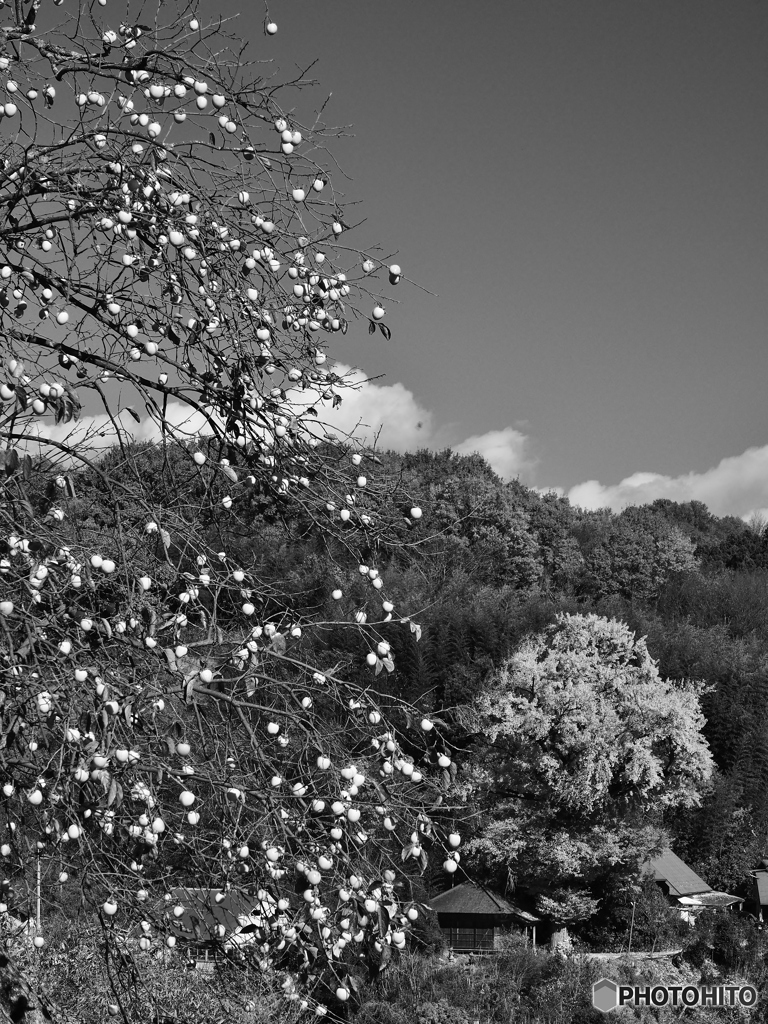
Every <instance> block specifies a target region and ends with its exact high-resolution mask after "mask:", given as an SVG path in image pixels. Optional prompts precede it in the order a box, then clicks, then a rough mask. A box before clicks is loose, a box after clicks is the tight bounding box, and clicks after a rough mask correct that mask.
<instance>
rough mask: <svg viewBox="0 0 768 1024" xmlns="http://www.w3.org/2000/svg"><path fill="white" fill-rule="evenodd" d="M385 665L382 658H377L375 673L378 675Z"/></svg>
mask: <svg viewBox="0 0 768 1024" xmlns="http://www.w3.org/2000/svg"><path fill="white" fill-rule="evenodd" d="M383 667H384V665H383V662H382V660H381V658H377V659H376V669H375V671H374V675H378V674H379V672H381V670H382V668H383Z"/></svg>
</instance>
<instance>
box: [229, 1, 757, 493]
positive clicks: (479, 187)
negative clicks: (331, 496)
mask: <svg viewBox="0 0 768 1024" xmlns="http://www.w3.org/2000/svg"><path fill="white" fill-rule="evenodd" d="M270 14H271V17H272V18H273V19H274V20H275V21H276V22H277V23H278V26H279V32H278V34H277V35H276V36H275V37H273V38H269V39H267V38H265V37H264V36H263V34H262V31H261V21H260V17H259V19H257V18H256V17H254V18H253V19H251V18H245V21H246V24H248V23H249V22H250V23H251V24H252V26H253V27H252V29H251V31H253V33H254V40H255V43H256V46H257V47H258V49H259V51H260V52H263V53H264V55H265V56H270V57H274V58H275V60H276V61H277V62H278V63H279V64H280V66H281V67H282V68H283V69H284V70H288V69H289V68H290V66H291V65H292V64H294V63H301V62H307V63H308V62H309V61H310V60H311V59H313V58H315V57H319V64H318V65H317V67H316V73H317V76H318V78H319V79H320V80H321V82H322V85H323V87H324V89H325V90H326V91H328V92H332V93H333V96H332V99H331V102H330V104H329V107H328V108H327V112H328V113H329V115H331V120H333V119H334V117H335V121H336V122H337V123H345V124H346V123H353V124H354V125H355V129H354V130H355V135H356V138H355V139H354V140H351V141H350V142H348V143H346V142H345V143H344V144H343V145H340V146H337V147H336V150H335V151H336V153H337V154H338V155H339V159H340V161H341V163H342V166H343V167H344V168H345V170H346V171H347V172H348V173H349V174H350V175H351V176H352V177H353V178H354V181H353V183H352V184H351V185H350V194H352V195H354V196H359V197H361V198H363V199H364V212H365V214H366V215H367V217H368V221H367V224H366V225H365V226H364V227H363V228H362V229H360V233H359V236H360V238H361V243H360V244H365V243H366V242H367V241H369V240H370V241H379V242H381V243H382V245H383V246H384V247H385V249H386V250H387V251H394V250H399V253H400V255H399V256H398V262H400V264H401V265H402V266H403V269H404V271H406V272H407V274H408V275H409V276H410V277H411V278H413V279H414V280H415V281H417V282H418V283H420V284H422V285H423V286H424V287H425V288H428V289H430V290H431V291H434V292H437V293H438V298H433V297H431V296H429V295H426V294H424V293H423V292H419V291H417V290H415V289H413V288H409V287H407V286H405V287H402V289H401V291H399V292H398V297H399V298H401V299H402V306H401V307H400V308H399V309H394V310H392V312H391V314H390V316H389V322H390V325H391V326H392V328H393V329H394V331H395V336H394V338H393V341H392V342H391V343H390V344H389V345H385V344H383V343H382V342H381V340H380V339H378V338H377V339H376V340H371V341H369V340H368V339H367V336H363V337H356V338H355V339H354V342H352V343H350V344H349V347H348V349H347V350H340V351H339V353H338V354H339V356H340V357H341V358H344V359H345V360H346V361H348V362H352V363H354V364H359V365H362V366H363V367H364V368H365V370H366V371H367V372H369V373H372V374H373V373H384V374H386V380H387V382H389V383H394V382H401V383H402V384H403V385H405V387H406V388H407V389H409V390H410V391H411V392H412V393H413V395H414V396H415V399H416V401H417V402H418V403H419V404H420V405H421V406H423V407H424V408H426V409H427V410H429V411H431V413H432V431H433V433H434V435H435V437H434V440H435V441H436V442H437V443H440V442H442V441H447V442H448V443H452V444H453V443H457V442H459V441H461V440H462V439H464V438H466V437H467V436H470V435H471V436H474V437H478V436H481V435H485V434H486V433H487V432H489V431H501V430H504V428H508V427H513V428H516V429H517V430H518V431H519V432H521V433H522V434H524V435H526V438H527V440H526V441H525V451H526V452H527V459H524V458H523V459H522V462H521V463H520V465H521V467H522V468H521V478H523V479H526V480H527V481H528V482H532V483H536V484H538V485H540V486H547V485H559V486H561V487H564V488H566V489H568V488H571V487H572V486H573V485H575V484H578V483H580V482H582V481H585V480H590V479H596V480H600V481H602V482H603V484H605V485H612V484H617V483H618V482H619V481H620V480H621V479H623V478H626V477H628V476H630V474H633V473H636V472H639V471H644V472H652V473H657V474H663V475H665V476H669V477H674V478H677V477H679V476H680V475H682V474H688V473H693V474H702V473H705V472H706V471H708V470H710V468H711V467H715V466H716V464H717V463H719V462H720V460H722V459H723V458H725V457H728V456H739V455H741V453H743V452H744V451H745V449H747V448H749V447H760V446H763V445H764V444H766V443H768V416H767V414H766V403H765V379H766V370H768V354H767V352H766V348H767V347H766V325H767V324H768V287H766V283H767V281H766V277H767V271H768V230H767V229H768V202H766V183H768V116H767V115H768V73H767V72H768V7H767V6H766V4H765V3H757V2H740V0H729V2H728V3H723V2H721V0H718V2H707V0H690V2H689V0H674V2H670V0H610V2H609V0H601V2H592V0H578V2H574V0H554V2H550V0H526V2H520V0H504V2H502V0H497V2H493V3H491V2H485V3H483V2H478V3H472V4H468V3H466V2H454V0H439V2H437V0H422V2H419V3H413V2H404V0H388V2H387V3H386V4H374V3H367V2H361V0H333V2H332V3H326V4H321V3H318V2H315V0H274V2H273V3H272V4H271V6H270ZM427 440H428V441H429V440H430V439H429V438H427ZM518 443H519V444H520V443H522V442H520V441H519V439H518ZM519 455H520V453H519V451H518V456H519ZM531 460H534V463H535V464H533V465H531V464H530V462H531ZM765 503H766V504H768V497H767V498H766V502H765ZM744 511H746V509H745V510H744Z"/></svg>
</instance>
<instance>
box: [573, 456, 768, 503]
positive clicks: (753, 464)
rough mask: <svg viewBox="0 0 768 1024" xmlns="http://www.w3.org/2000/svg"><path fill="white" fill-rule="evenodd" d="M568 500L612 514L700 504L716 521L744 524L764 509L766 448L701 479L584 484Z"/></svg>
mask: <svg viewBox="0 0 768 1024" xmlns="http://www.w3.org/2000/svg"><path fill="white" fill-rule="evenodd" d="M567 494H568V498H569V499H570V501H571V504H573V505H578V506H580V507H582V508H587V509H596V508H611V509H613V510H614V511H616V512H618V511H620V510H621V509H622V508H625V507H626V506H627V505H644V504H647V503H649V502H652V501H655V500H656V498H669V499H671V500H672V501H680V502H685V501H702V502H704V504H705V505H706V506H707V508H708V509H709V510H710V512H712V513H714V514H715V515H717V516H725V515H733V516H742V517H744V518H747V517H748V516H749V515H750V514H751V512H753V511H756V510H757V511H765V509H766V508H768V445H763V446H762V447H760V448H748V449H747V450H746V451H745V452H742V454H741V455H731V456H728V457H727V458H724V459H721V460H720V462H718V463H717V465H716V466H712V467H711V468H710V469H706V470H704V471H703V472H701V473H694V472H691V473H683V474H681V475H680V476H675V477H673V476H664V475H663V474H661V473H644V472H640V473H633V474H632V475H631V476H628V477H625V479H624V480H621V481H620V482H619V483H618V484H608V485H606V484H601V483H600V481H599V480H586V481H584V483H580V484H576V486H575V487H571V489H570V490H569V491H568V492H567Z"/></svg>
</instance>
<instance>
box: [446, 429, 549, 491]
mask: <svg viewBox="0 0 768 1024" xmlns="http://www.w3.org/2000/svg"><path fill="white" fill-rule="evenodd" d="M528 440H529V439H528V437H527V435H525V434H523V433H521V431H519V430H515V429H514V427H504V429H503V430H489V431H488V432H487V433H485V434H478V435H474V436H472V437H468V438H467V439H466V441H462V442H461V443H460V444H455V445H454V446H453V450H454V451H455V452H458V453H459V454H460V455H471V454H472V453H473V452H479V453H480V455H482V456H483V458H484V459H485V461H486V462H487V463H488V465H489V466H490V467H491V469H492V470H493V471H494V473H497V474H498V475H499V476H500V477H502V478H503V479H505V480H511V479H512V478H513V477H516V476H517V475H518V474H519V473H522V472H525V471H527V470H530V469H531V468H532V467H533V465H534V464H535V460H534V459H533V458H531V457H529V455H528V453H527V451H526V448H527V447H528Z"/></svg>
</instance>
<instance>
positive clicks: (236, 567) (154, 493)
mask: <svg viewBox="0 0 768 1024" xmlns="http://www.w3.org/2000/svg"><path fill="white" fill-rule="evenodd" d="M0 17H1V18H3V19H4V20H5V24H4V25H2V26H0V90H1V91H2V92H3V96H2V99H3V101H4V102H3V103H2V104H0V114H1V115H2V116H1V117H0V135H1V136H2V154H3V156H2V164H1V165H0V354H1V355H2V365H1V367H0V400H1V404H0V443H2V446H3V447H2V450H0V457H1V458H2V470H1V475H0V546H1V548H2V550H1V551H0V589H1V590H2V594H0V656H1V658H2V661H0V685H1V687H2V689H1V690H0V698H1V699H2V708H0V715H1V716H2V718H1V723H2V728H1V738H0V774H1V775H2V792H3V805H2V807H3V809H2V821H1V822H0V826H1V827H2V837H1V838H2V842H1V844H0V857H1V858H2V863H3V869H4V875H5V886H6V890H5V895H4V897H3V898H4V900H5V903H4V904H3V905H4V906H6V907H7V906H9V905H11V904H13V905H14V906H19V905H23V904H24V902H25V900H31V897H32V894H33V890H34V881H35V879H34V869H35V864H36V862H39V861H40V860H42V861H44V863H45V864H46V866H47V867H46V870H50V868H51V865H52V864H53V865H54V866H55V871H56V872H57V875H56V877H57V879H58V881H59V882H60V884H61V886H62V891H67V892H70V891H71V892H76V894H77V898H78V899H80V900H82V901H83V902H84V904H85V905H87V906H88V907H91V908H93V910H94V913H97V914H98V915H99V917H100V919H101V921H102V922H103V924H104V934H105V938H106V940H107V947H108V950H110V951H111V952H110V955H111V956H113V957H114V960H113V965H114V970H113V971H112V972H111V975H110V976H111V978H112V984H113V995H112V996H111V998H112V1000H113V1002H112V1011H113V1012H114V1013H115V1014H122V1016H123V1018H124V1019H125V1020H126V1021H127V1020H131V1019H138V1017H137V1016H136V1015H139V1016H141V1015H142V1014H144V1016H141V1019H145V1015H146V1010H145V1008H144V1007H143V1005H142V1000H143V996H142V992H141V971H140V964H139V966H138V967H137V961H136V958H137V957H140V956H142V955H145V954H146V955H149V954H152V953H153V952H156V951H157V950H159V949H161V948H164V949H165V950H168V949H173V947H174V945H175V944H176V942H177V938H178V927H177V923H176V922H177V921H178V918H180V917H181V916H183V913H184V909H185V908H184V906H183V900H182V901H181V902H179V899H178V897H174V898H173V899H171V894H172V893H178V892H180V891H181V892H183V891H185V890H186V889H191V888H198V889H204V890H210V891H211V893H213V892H214V891H215V890H219V891H220V894H226V893H230V894H232V893H236V894H237V893H239V894H241V895H242V896H243V898H244V899H245V900H246V901H248V900H250V902H251V904H252V909H253V911H254V916H253V917H252V919H251V922H250V931H249V933H248V934H249V936H250V941H249V943H247V944H243V945H241V946H240V951H241V953H242V952H245V953H246V954H248V955H249V956H250V957H251V958H252V959H253V960H255V962H256V963H258V964H260V965H261V967H262V968H263V970H264V971H265V972H266V973H271V974H273V975H275V976H276V977H278V978H279V979H280V981H281V983H282V985H283V988H284V990H285V992H286V995H287V996H288V997H289V998H291V999H294V1000H297V1001H299V1002H300V1003H301V1004H302V1005H304V1006H306V1007H307V1008H308V1009H309V1010H312V1009H314V1011H315V1012H316V1013H317V1014H318V1015H323V1014H325V1013H326V1012H327V1011H328V1007H331V1006H332V1004H333V1001H334V1000H336V1004H335V1005H338V1004H339V1002H341V1003H343V1002H344V1001H345V1000H346V999H347V998H348V997H349V996H350V994H351V991H352V989H353V987H354V980H355V979H354V972H353V970H352V966H353V965H354V964H355V963H356V962H358V961H359V960H360V958H361V957H362V958H363V959H366V957H367V956H368V955H369V954H370V956H372V957H374V958H376V957H378V958H379V961H380V960H381V957H382V954H383V953H385V952H386V951H387V950H388V949H390V948H392V947H395V948H398V947H399V948H402V947H403V946H404V944H405V941H406V930H407V928H408V926H409V924H410V922H411V921H412V920H414V919H415V917H416V915H417V913H418V911H417V909H416V908H415V907H414V906H413V905H412V904H408V902H407V899H406V902H405V903H403V902H402V900H401V899H400V898H399V897H400V896H401V895H404V896H405V897H406V898H407V896H408V890H407V889H404V890H401V889H398V888H397V883H398V870H401V869H402V862H403V860H404V859H405V860H406V861H413V862H417V863H419V864H421V865H422V866H423V865H424V862H425V858H426V849H427V847H428V846H429V845H430V844H437V845H438V846H439V845H441V844H442V842H443V839H444V838H445V837H443V836H442V833H441V832H440V829H438V828H436V826H435V825H434V824H433V822H432V820H431V818H430V809H431V808H433V807H435V806H437V805H438V804H439V803H440V800H441V793H440V790H441V788H442V787H444V786H445V785H446V781H445V774H444V773H445V770H446V769H447V768H448V767H449V765H450V760H451V759H450V754H449V753H448V752H447V750H446V749H445V745H444V744H443V743H442V741H441V740H440V738H439V732H440V729H439V724H438V727H436V726H435V725H434V723H433V722H431V721H429V720H427V719H426V718H423V717H422V716H421V715H420V714H419V713H418V711H417V710H416V709H414V708H409V707H407V706H405V705H404V704H403V703H402V702H400V701H398V700H397V699H396V698H395V697H392V696H391V695H389V696H388V695H387V689H386V687H385V686H380V685H379V684H380V683H382V682H383V681H384V680H385V679H386V677H387V675H388V672H389V671H391V669H392V667H393V663H392V655H391V648H390V645H389V644H388V642H387V641H386V640H384V639H382V636H381V634H380V632H379V631H378V629H377V625H381V624H383V623H384V622H388V623H392V622H393V621H394V622H399V623H401V628H403V629H410V630H411V631H413V632H416V633H417V634H418V626H417V625H416V624H415V623H413V622H411V621H410V620H409V619H408V618H407V616H404V615H403V614H402V612H401V611H400V610H399V609H397V610H396V609H395V608H394V604H393V602H392V601H391V600H389V598H388V597H387V587H386V581H385V580H384V579H383V578H382V575H381V574H380V573H379V571H378V570H377V568H376V562H377V559H378V557H379V556H380V555H381V553H382V552H384V551H386V550H387V549H389V548H391V547H393V546H400V547H402V546H405V545H408V544H409V543H410V542H411V541H410V535H411V532H412V531H413V530H414V529H418V528H419V520H420V518H421V512H420V510H419V509H418V508H415V507H413V504H412V503H411V502H409V500H408V497H407V495H405V494H401V495H399V496H398V499H397V500H396V501H393V500H391V495H390V496H386V500H383V499H384V497H385V495H384V494H383V487H379V485H377V482H376V476H375V474H376V462H375V456H374V455H373V453H371V452H370V451H368V450H367V449H365V447H363V446H362V445H361V444H358V443H357V442H356V440H355V438H354V437H351V436H345V435H343V434H342V433H340V432H339V430H338V429H337V428H335V427H333V425H332V424H331V426H329V425H328V423H327V422H326V421H325V410H332V409H333V408H335V407H336V406H338V405H339V403H341V402H342V401H343V398H344V394H345V391H347V390H348V389H349V388H350V387H354V386H359V385H357V384H356V380H358V379H359V377H358V378H354V377H350V376H345V375H343V374H339V373H337V372H335V371H334V364H333V362H332V359H331V356H330V354H329V351H328V345H329V344H330V343H331V342H332V340H333V336H334V334H335V333H337V332H346V331H347V330H350V331H353V330H369V331H381V333H382V335H384V336H385V337H388V336H389V331H388V329H387V328H386V326H384V324H383V323H382V320H383V318H384V316H385V308H386V304H385V299H384V295H383V289H384V288H385V287H391V286H392V285H395V284H397V283H398V282H399V280H400V278H401V270H400V268H399V267H398V266H397V265H396V264H394V263H393V264H389V265H387V258H379V257H374V258H372V257H371V256H370V253H364V252H361V251H360V250H359V249H357V248H356V247H355V245H354V244H353V243H352V242H350V241H348V234H349V233H350V232H349V230H348V229H349V226H350V225H349V218H348V215H347V214H345V208H344V197H343V195H342V194H341V193H340V192H338V191H337V190H336V188H335V186H334V183H333V181H332V179H331V175H330V174H329V173H328V165H329V164H330V160H329V157H328V155H327V150H326V147H327V145H328V144H329V142H332V140H333V139H334V138H335V137H337V136H338V135H340V134H342V132H341V130H340V129H335V128H333V127H331V126H329V125H327V124H326V123H324V121H323V114H322V109H321V110H320V112H319V113H318V112H314V113H312V112H311V101H312V96H313V95H314V93H313V91H312V87H313V85H314V83H313V82H312V81H311V80H309V79H308V78H307V77H306V76H305V75H303V74H300V75H297V76H296V77H295V78H294V79H293V80H288V81H286V82H284V83H282V84H281V83H280V82H279V81H278V76H277V72H275V71H274V69H272V68H271V67H270V66H269V65H268V64H266V65H265V62H264V59H265V56H268V45H269V36H270V35H271V34H273V33H274V28H275V26H274V23H272V22H269V23H268V25H267V26H266V28H265V35H264V38H263V40H262V41H260V42H259V43H257V44H255V46H254V51H255V52H254V53H253V54H251V52H250V50H249V48H248V47H247V46H246V45H245V44H244V43H243V42H242V39H241V35H242V30H239V26H238V23H237V21H236V20H233V21H232V22H228V21H226V20H224V19H222V18H221V17H219V16H218V15H217V14H216V12H215V8H214V6H213V5H210V6H209V5H206V4H203V3H200V4H197V3H192V4H185V3H183V2H182V3H178V4H174V3H162V4H159V5H152V4H146V5H143V6H140V7H137V6H135V5H131V6H130V7H126V6H124V5H121V4H119V3H112V0H109V3H107V2H106V0H98V3H96V4H93V5H91V4H86V3H75V2H70V0H65V2H64V3H62V2H61V0H54V2H53V3H48V2H42V0H33V2H32V3H31V4H29V3H25V2H22V0H15V2H14V3H12V4H8V5H6V6H5V7H4V8H3V10H2V14H0ZM302 103H304V104H305V105H307V106H309V110H308V111H307V113H305V114H303V115H302V114H301V113H300V112H299V109H300V107H301V105H302ZM137 422H138V424H139V426H137ZM132 430H133V431H136V432H138V436H139V437H144V438H146V437H147V436H149V437H150V444H149V446H148V447H146V448H144V449H142V448H141V447H137V446H136V444H135V443H134V435H133V434H132ZM254 503H256V505H258V508H260V509H261V510H265V509H266V510H268V511H269V512H270V514H271V516H272V519H273V521H274V523H275V524H277V526H279V524H280V523H281V522H287V521H290V522H291V523H293V524H294V525H295V524H297V523H298V524H300V527H301V529H302V530H304V531H306V532H307V533H314V534H315V535H316V536H317V537H319V538H321V540H323V543H325V544H326V545H327V550H328V551H329V552H331V553H332V555H333V566H334V568H333V578H332V579H329V580H328V595H327V598H328V600H327V602H325V603H323V604H322V607H318V609H317V614H308V613H306V612H305V613H304V614H302V615H297V614H296V612H295V611H294V610H293V609H292V607H291V603H290V602H289V601H288V600H287V599H286V598H285V595H284V594H283V593H282V592H281V589H280V587H279V585H277V584H276V583H275V581H274V580H273V579H270V580H269V581H264V580H262V579H261V578H260V577H259V575H258V573H257V572H254V571H253V565H252V564H247V563H241V562H240V561H238V560H236V559H234V558H233V557H232V556H231V554H230V553H229V552H228V551H227V539H228V537H231V536H232V535H233V532H236V531H237V530H240V531H241V533H242V532H243V531H246V532H247V530H248V529H249V527H251V528H258V526H259V523H260V522H261V521H260V520H259V519H258V517H255V515H254ZM353 581H354V582H353ZM361 587H362V588H363V589H362V590H361ZM328 607H331V608H333V609H335V611H334V613H333V614H330V613H329V612H328ZM393 616H396V618H395V619H394V620H393ZM330 623H332V624H334V625H335V626H338V624H339V623H346V625H347V627H348V628H349V629H350V630H354V631H355V632H356V633H357V634H358V635H359V640H360V643H361V644H362V645H363V646H364V650H365V652H366V661H367V666H368V669H367V671H368V673H369V678H365V679H362V680H361V679H359V678H358V679H348V678H346V677H345V674H344V671H343V668H344V666H339V665H335V664H323V663H322V662H321V661H319V660H318V658H317V657H315V656H314V652H315V651H316V647H315V646H313V643H312V637H313V635H316V634H317V633H318V631H322V630H323V628H324V627H326V626H327V625H329V624H330ZM389 628H391V626H390V627H389ZM457 844H458V837H457V836H455V835H452V837H451V842H450V843H448V842H447V841H446V843H445V849H446V851H447V852H446V853H445V854H441V857H446V861H445V863H446V866H447V869H448V870H455V868H456V862H457V861H458V853H456V852H455V846H456V845H457ZM213 898H214V897H213V895H211V899H213ZM186 909H188V908H186ZM220 938H221V943H222V946H223V947H224V948H225V949H229V948H231V936H230V935H228V934H222V935H221V936H220ZM34 941H35V943H36V944H37V945H38V946H39V947H41V948H42V947H43V946H44V943H45V929H44V928H43V929H42V931H41V932H39V933H37V934H36V935H35V940H34ZM126 964H127V965H128V967H127V966H126ZM121 965H122V966H121ZM129 967H130V969H129ZM4 969H5V970H7V971H11V970H12V964H11V963H9V964H8V965H7V966H6V968H4ZM165 1012H166V1013H170V1012H171V1011H170V1010H169V1008H165Z"/></svg>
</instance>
